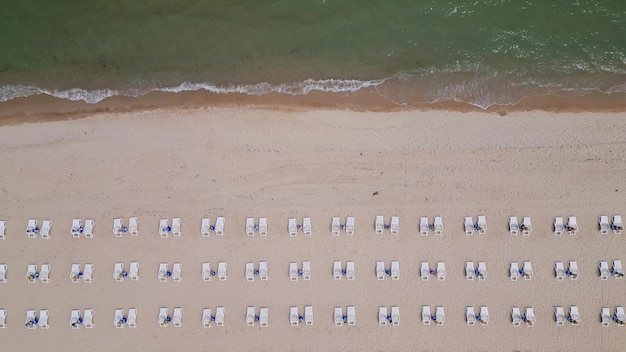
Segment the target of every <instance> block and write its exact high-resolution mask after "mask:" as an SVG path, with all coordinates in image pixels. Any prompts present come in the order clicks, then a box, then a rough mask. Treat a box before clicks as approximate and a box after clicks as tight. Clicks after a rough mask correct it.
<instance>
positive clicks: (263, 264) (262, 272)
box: [259, 262, 268, 281]
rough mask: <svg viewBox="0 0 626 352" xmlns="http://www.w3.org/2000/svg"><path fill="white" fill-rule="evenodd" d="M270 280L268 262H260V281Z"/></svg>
mask: <svg viewBox="0 0 626 352" xmlns="http://www.w3.org/2000/svg"><path fill="white" fill-rule="evenodd" d="M267 278H268V270H267V262H259V279H261V280H263V281H265V280H267Z"/></svg>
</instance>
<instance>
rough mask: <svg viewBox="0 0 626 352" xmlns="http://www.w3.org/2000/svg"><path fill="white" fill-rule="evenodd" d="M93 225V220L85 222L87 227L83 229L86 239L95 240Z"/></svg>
mask: <svg viewBox="0 0 626 352" xmlns="http://www.w3.org/2000/svg"><path fill="white" fill-rule="evenodd" d="M93 225H94V221H93V219H87V220H85V227H84V228H83V235H85V238H93Z"/></svg>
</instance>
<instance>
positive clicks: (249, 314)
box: [246, 307, 269, 328]
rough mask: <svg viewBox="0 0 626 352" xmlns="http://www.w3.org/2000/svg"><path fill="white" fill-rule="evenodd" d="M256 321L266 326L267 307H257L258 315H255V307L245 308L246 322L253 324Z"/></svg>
mask: <svg viewBox="0 0 626 352" xmlns="http://www.w3.org/2000/svg"><path fill="white" fill-rule="evenodd" d="M257 322H258V323H259V326H261V327H262V328H266V327H267V326H268V324H269V310H268V309H267V308H259V315H256V308H255V307H248V308H247V309H246V324H247V325H248V326H254V324H255V323H257Z"/></svg>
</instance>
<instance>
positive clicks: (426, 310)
mask: <svg viewBox="0 0 626 352" xmlns="http://www.w3.org/2000/svg"><path fill="white" fill-rule="evenodd" d="M431 320H433V317H432V316H431V315H430V307H429V306H422V324H424V325H430V322H431Z"/></svg>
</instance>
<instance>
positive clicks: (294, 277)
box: [289, 261, 311, 281]
mask: <svg viewBox="0 0 626 352" xmlns="http://www.w3.org/2000/svg"><path fill="white" fill-rule="evenodd" d="M299 276H302V278H303V279H304V280H311V262H309V261H304V262H302V267H301V269H300V270H298V263H295V262H291V263H289V280H291V281H298V277H299Z"/></svg>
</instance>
